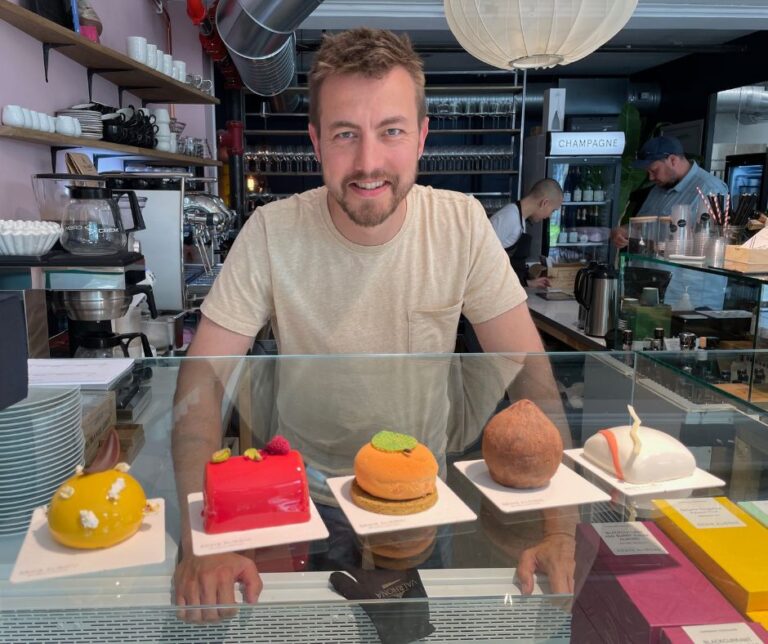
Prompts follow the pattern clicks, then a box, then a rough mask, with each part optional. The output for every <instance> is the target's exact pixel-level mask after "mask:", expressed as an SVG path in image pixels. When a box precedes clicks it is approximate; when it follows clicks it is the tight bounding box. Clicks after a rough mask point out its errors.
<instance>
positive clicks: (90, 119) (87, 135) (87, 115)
mask: <svg viewBox="0 0 768 644" xmlns="http://www.w3.org/2000/svg"><path fill="white" fill-rule="evenodd" d="M56 114H57V115H58V116H71V117H72V118H76V119H77V120H78V121H80V129H81V130H82V134H81V135H80V136H81V137H82V138H84V139H100V138H102V136H104V126H103V125H102V122H101V112H97V111H96V110H76V109H68V110H60V111H58V112H56Z"/></svg>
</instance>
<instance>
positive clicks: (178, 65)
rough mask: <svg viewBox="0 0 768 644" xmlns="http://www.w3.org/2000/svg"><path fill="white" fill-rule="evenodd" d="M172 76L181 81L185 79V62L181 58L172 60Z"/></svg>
mask: <svg viewBox="0 0 768 644" xmlns="http://www.w3.org/2000/svg"><path fill="white" fill-rule="evenodd" d="M173 77H174V78H175V79H176V80H177V81H181V82H182V83H183V82H184V81H185V80H186V79H187V63H186V62H184V61H183V60H174V61H173Z"/></svg>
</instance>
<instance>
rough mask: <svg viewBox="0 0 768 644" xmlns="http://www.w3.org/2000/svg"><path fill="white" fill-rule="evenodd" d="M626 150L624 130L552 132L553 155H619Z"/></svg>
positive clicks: (550, 152) (551, 150) (551, 151)
mask: <svg viewBox="0 0 768 644" xmlns="http://www.w3.org/2000/svg"><path fill="white" fill-rule="evenodd" d="M622 152H624V132H552V133H550V139H549V154H550V155H552V156H582V155H599V156H617V155H620V154H621V153H622Z"/></svg>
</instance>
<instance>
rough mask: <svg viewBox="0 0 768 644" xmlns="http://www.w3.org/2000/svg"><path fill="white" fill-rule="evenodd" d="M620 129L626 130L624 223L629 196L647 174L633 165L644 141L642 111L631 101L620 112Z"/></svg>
mask: <svg viewBox="0 0 768 644" xmlns="http://www.w3.org/2000/svg"><path fill="white" fill-rule="evenodd" d="M619 129H620V130H621V131H623V132H624V154H622V156H621V189H620V191H619V212H620V213H621V217H620V221H621V222H622V223H624V221H625V219H626V217H627V205H628V204H629V197H630V195H631V194H632V193H633V192H634V191H635V190H638V189H639V188H641V187H642V186H643V184H644V183H645V181H646V178H647V175H646V172H645V170H643V169H641V168H635V167H633V166H632V164H633V163H634V161H635V159H636V158H637V151H638V150H639V149H640V145H641V143H642V142H643V139H642V120H641V119H640V112H638V111H637V108H636V107H635V106H634V105H631V104H630V103H625V104H624V107H622V108H621V113H620V114H619Z"/></svg>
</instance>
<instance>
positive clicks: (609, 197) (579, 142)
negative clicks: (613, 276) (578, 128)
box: [523, 132, 624, 264]
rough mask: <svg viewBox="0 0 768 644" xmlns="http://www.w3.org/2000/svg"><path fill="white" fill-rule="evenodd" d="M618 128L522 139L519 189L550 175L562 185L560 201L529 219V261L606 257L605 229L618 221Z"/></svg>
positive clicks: (609, 256)
mask: <svg viewBox="0 0 768 644" xmlns="http://www.w3.org/2000/svg"><path fill="white" fill-rule="evenodd" d="M623 149H624V133H623V132H550V133H547V134H540V135H536V136H531V137H528V138H526V139H525V142H524V152H523V194H527V192H528V191H529V190H530V189H531V187H532V186H533V184H535V183H536V182H537V181H538V180H540V179H544V178H550V179H554V180H555V181H557V182H558V183H559V184H560V186H561V187H562V188H563V205H562V207H561V208H560V209H559V210H556V211H555V212H554V213H552V217H551V218H550V219H548V220H545V221H543V222H540V223H537V224H533V225H531V226H530V229H529V230H528V232H529V234H531V236H532V237H533V243H532V244H531V258H530V259H531V260H532V261H538V260H539V258H540V256H542V255H543V256H546V257H549V258H550V260H551V261H552V263H554V264H565V263H574V262H589V261H593V260H594V261H597V262H608V261H610V260H611V259H612V254H613V249H612V247H611V245H610V242H609V236H610V231H611V228H613V227H614V226H615V225H617V223H618V218H619V212H618V202H619V199H618V197H619V191H620V187H621V153H622V151H623Z"/></svg>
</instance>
